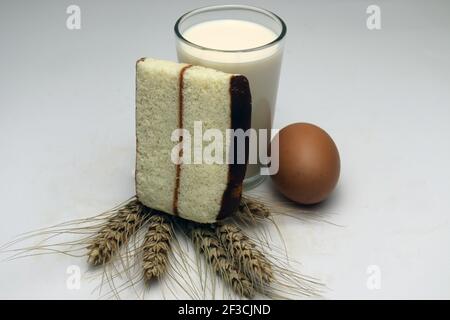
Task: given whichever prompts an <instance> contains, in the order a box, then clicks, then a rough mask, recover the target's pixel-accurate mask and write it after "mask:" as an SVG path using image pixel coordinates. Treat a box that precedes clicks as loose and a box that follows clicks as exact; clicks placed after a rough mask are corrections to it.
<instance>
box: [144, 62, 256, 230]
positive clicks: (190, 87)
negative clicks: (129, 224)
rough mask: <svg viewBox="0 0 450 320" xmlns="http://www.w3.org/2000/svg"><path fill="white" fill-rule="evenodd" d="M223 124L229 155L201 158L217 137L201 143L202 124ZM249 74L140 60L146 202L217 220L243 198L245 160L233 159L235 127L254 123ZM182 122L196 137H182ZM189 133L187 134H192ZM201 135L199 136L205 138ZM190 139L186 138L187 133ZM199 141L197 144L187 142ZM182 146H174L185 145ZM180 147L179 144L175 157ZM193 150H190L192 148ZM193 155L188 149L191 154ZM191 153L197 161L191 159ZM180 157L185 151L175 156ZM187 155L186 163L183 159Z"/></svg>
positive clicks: (206, 126)
mask: <svg viewBox="0 0 450 320" xmlns="http://www.w3.org/2000/svg"><path fill="white" fill-rule="evenodd" d="M196 122H197V125H198V124H199V123H200V122H201V125H202V132H203V133H204V132H206V131H207V130H208V129H215V130H219V131H220V133H221V134H222V137H223V145H224V148H223V155H222V156H223V162H222V163H217V161H216V162H214V163H205V159H203V161H202V162H201V163H194V159H195V153H197V155H198V154H199V153H200V154H201V153H202V150H204V147H206V146H207V145H209V144H210V143H211V141H204V140H203V139H202V137H200V139H202V141H201V142H200V147H201V148H200V149H199V148H198V145H197V146H196V147H195V146H194V125H195V124H196ZM250 122H251V96H250V88H249V84H248V81H247V79H246V78H245V77H244V76H242V75H235V74H227V73H223V72H219V71H216V70H213V69H209V68H204V67H200V66H192V65H188V64H180V63H174V62H169V61H161V60H155V59H150V58H143V59H140V60H138V62H137V63H136V149H137V150H136V193H137V197H138V199H139V201H141V202H142V203H143V204H144V205H146V206H148V207H151V208H154V209H157V210H161V211H164V212H166V213H169V214H173V215H176V216H180V217H182V218H185V219H189V220H192V221H196V222H201V223H212V222H215V221H217V220H220V219H222V218H224V217H226V216H228V215H230V214H231V213H233V212H234V211H235V210H236V209H237V206H238V205H239V201H240V197H241V193H242V181H243V179H244V176H245V170H246V162H247V160H246V159H247V153H248V150H245V163H242V162H241V163H239V162H238V163H236V161H235V162H234V163H229V162H230V161H226V160H227V154H229V151H230V150H226V147H227V146H228V147H229V148H234V150H231V151H233V152H232V153H231V154H234V155H235V156H236V153H237V151H238V150H237V149H236V148H237V144H232V143H231V144H230V143H227V142H230V141H229V140H230V139H233V137H232V136H230V135H229V133H227V132H229V131H227V129H234V130H236V129H243V130H244V131H245V130H247V129H248V128H250ZM176 129H184V132H185V133H188V134H190V137H186V136H181V137H178V136H176V134H175V136H176V137H177V138H178V140H177V139H174V132H175V133H176V132H177V131H176ZM188 138H189V140H186V139H188ZM198 138H199V137H195V139H198ZM183 139H184V140H183ZM188 141H191V145H192V148H186V146H187V144H186V143H187V142H188ZM177 146H178V149H174V148H177ZM174 150H177V152H176V156H175V158H177V157H178V158H179V159H178V160H179V161H174V156H173V155H174ZM186 153H190V154H186ZM189 155H190V157H187V156H189ZM186 158H190V159H191V163H186V161H185V159H186ZM175 160H177V159H175ZM183 161H184V163H183Z"/></svg>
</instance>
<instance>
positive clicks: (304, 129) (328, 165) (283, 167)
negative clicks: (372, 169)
mask: <svg viewBox="0 0 450 320" xmlns="http://www.w3.org/2000/svg"><path fill="white" fill-rule="evenodd" d="M278 138H279V153H278V155H279V170H278V173H276V174H275V175H272V176H271V177H272V179H273V182H274V183H275V185H276V187H277V188H278V190H279V191H280V192H281V193H282V194H283V195H285V196H286V197H287V198H289V199H291V200H293V201H295V202H298V203H301V204H314V203H318V202H320V201H323V200H324V199H325V198H327V197H328V195H329V194H330V193H331V192H332V191H333V189H334V188H335V186H336V184H337V181H338V179H339V174H340V158H339V152H338V149H337V147H336V144H335V143H334V141H333V140H332V139H331V137H330V136H329V135H328V134H327V133H326V132H325V131H324V130H322V129H321V128H319V127H317V126H315V125H313V124H309V123H294V124H291V125H289V126H287V127H285V128H283V129H282V130H280V132H279V133H278ZM271 152H272V154H273V152H276V150H271Z"/></svg>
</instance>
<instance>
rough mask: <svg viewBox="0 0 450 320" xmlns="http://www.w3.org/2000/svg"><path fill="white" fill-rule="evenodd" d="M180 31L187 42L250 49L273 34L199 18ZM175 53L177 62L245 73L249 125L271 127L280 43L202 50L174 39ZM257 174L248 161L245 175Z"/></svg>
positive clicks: (247, 25)
mask: <svg viewBox="0 0 450 320" xmlns="http://www.w3.org/2000/svg"><path fill="white" fill-rule="evenodd" d="M182 35H183V37H184V38H185V39H186V40H188V41H189V42H192V43H194V44H196V45H199V46H202V47H204V48H208V49H215V50H246V49H252V48H257V47H260V46H263V45H266V44H268V43H270V42H272V41H274V40H275V39H276V38H277V35H276V34H275V33H274V32H273V31H272V30H270V29H269V28H267V27H265V26H262V25H260V24H257V23H253V22H249V21H243V20H212V21H206V22H201V23H198V24H196V25H193V26H191V27H189V28H188V29H186V30H185V31H184V32H183V34H182ZM177 54H178V60H179V61H180V62H185V63H190V64H194V65H201V66H205V67H210V68H214V69H217V70H221V71H223V72H228V73H238V74H243V75H245V76H246V77H247V78H248V80H249V82H250V88H251V94H252V103H253V105H252V107H253V109H252V127H253V128H255V129H270V128H271V126H272V119H273V116H274V111H275V110H274V109H275V101H276V95H277V89H278V79H279V74H280V66H281V57H282V44H281V43H277V44H274V45H272V46H269V47H267V48H263V49H258V50H252V51H249V52H223V51H214V50H202V49H200V48H197V47H195V46H192V45H189V44H187V43H185V42H182V41H178V42H177ZM257 174H259V166H258V165H249V166H248V168H247V174H246V178H249V177H253V176H255V175H257Z"/></svg>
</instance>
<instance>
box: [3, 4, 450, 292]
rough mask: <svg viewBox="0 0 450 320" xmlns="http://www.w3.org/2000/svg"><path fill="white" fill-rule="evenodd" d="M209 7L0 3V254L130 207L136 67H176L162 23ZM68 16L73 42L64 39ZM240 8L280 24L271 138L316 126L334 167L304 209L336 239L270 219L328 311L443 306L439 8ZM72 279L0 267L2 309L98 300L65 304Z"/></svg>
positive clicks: (447, 65) (27, 267) (445, 84)
mask: <svg viewBox="0 0 450 320" xmlns="http://www.w3.org/2000/svg"><path fill="white" fill-rule="evenodd" d="M213 2H215V3H219V2H217V1H168V0H167V1H158V2H156V1H87V0H76V1H46V0H45V1H44V0H41V1H33V2H31V1H8V2H6V1H2V2H1V3H0V150H1V151H0V152H1V154H0V181H1V182H0V200H1V203H2V205H1V209H0V214H1V218H2V222H1V223H0V243H5V242H7V241H9V240H11V239H12V238H13V237H14V236H15V235H17V234H18V233H21V232H24V231H29V230H33V229H36V228H39V227H44V226H48V225H51V224H54V223H57V222H62V221H65V220H70V219H75V218H80V217H87V216H90V215H94V214H96V213H98V212H100V211H103V210H105V209H108V208H109V207H112V206H113V205H116V204H117V203H118V202H120V201H122V200H125V199H127V198H128V197H130V196H132V195H133V193H134V185H133V177H132V170H133V167H134V157H135V155H134V148H135V144H134V101H133V99H134V63H135V60H136V59H137V58H139V57H141V56H151V57H155V58H163V59H172V60H175V58H176V57H175V50H174V38H173V34H172V28H173V24H174V21H175V20H176V18H177V17H178V16H180V15H181V14H182V13H184V12H186V11H187V10H189V9H192V8H195V7H199V6H203V5H206V4H210V3H213ZM72 3H74V4H77V5H79V6H80V8H81V14H82V15H81V17H82V25H81V26H82V27H81V30H76V31H70V30H68V29H67V28H66V25H65V21H66V18H67V14H66V8H67V6H68V5H70V4H72ZM245 3H248V4H256V5H258V6H261V7H265V8H268V9H270V10H272V11H274V12H276V13H278V14H279V15H280V16H281V17H283V18H284V19H285V21H286V23H287V25H288V38H287V43H286V50H285V57H284V62H283V69H282V75H281V82H280V89H279V98H278V107H277V111H276V118H275V127H278V128H282V127H284V126H285V125H287V124H289V123H291V122H297V121H305V122H312V123H315V124H317V125H319V126H321V127H322V128H324V129H325V130H327V131H328V132H329V134H330V135H331V136H332V137H333V138H334V140H335V142H336V144H337V145H338V148H339V150H340V153H341V160H342V171H341V178H340V181H339V185H338V188H337V190H336V191H335V193H334V194H333V196H332V197H331V198H330V199H329V200H328V201H326V202H325V203H323V204H322V205H320V206H318V207H316V208H313V209H314V210H316V211H319V212H320V213H322V214H329V216H328V219H329V220H331V221H332V222H334V223H336V224H339V225H341V227H336V226H334V225H332V224H327V223H308V222H306V223H305V222H301V221H297V220H293V219H280V221H279V224H280V227H281V229H282V231H283V236H284V238H285V240H286V242H287V245H288V248H289V252H290V254H291V255H292V256H294V257H296V258H298V259H299V260H301V261H302V263H303V265H304V268H305V269H306V270H308V272H309V273H310V274H312V275H314V276H317V277H319V278H321V279H322V280H323V281H325V282H326V284H327V285H328V287H329V288H330V290H329V291H328V292H327V293H326V295H325V297H326V298H339V299H340V298H363V299H365V298H376V299H378V298H450V258H449V252H450V250H449V249H450V224H449V222H450V187H449V186H450V165H449V163H450V144H449V140H450V124H449V123H450V90H449V89H450V19H449V17H450V2H448V1H445V0H443V1H436V0H433V1H400V0H399V1H356V0H354V1H350V0H346V1H331V0H329V1H295V2H294V1H276V2H275V1H246V2H245ZM370 4H377V5H379V6H380V8H381V19H382V20H381V21H382V28H381V30H375V31H370V30H368V29H367V27H366V18H367V14H366V8H367V7H368V6H369V5H370ZM259 190H267V191H268V192H275V191H274V189H273V187H272V186H271V184H270V183H269V182H268V181H267V183H265V184H264V185H263V186H261V188H260V189H259ZM74 264H75V265H80V267H81V268H85V264H84V261H83V260H82V259H81V260H80V259H77V258H71V257H65V256H47V257H34V258H28V259H23V260H16V261H11V262H7V263H1V267H0V268H1V271H2V272H0V298H62V299H74V298H83V299H95V298H97V296H95V295H92V294H91V289H92V286H90V285H86V286H81V289H80V290H68V289H67V287H66V280H67V277H68V275H67V273H66V269H67V267H68V266H69V265H74ZM372 265H376V266H378V268H379V271H380V278H379V280H380V282H379V283H380V288H379V289H375V290H370V288H369V287H368V286H367V280H368V277H370V275H369V274H368V273H367V271H368V268H369V266H372ZM151 297H154V298H158V297H159V291H158V290H157V289H154V290H152V294H151Z"/></svg>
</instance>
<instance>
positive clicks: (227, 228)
mask: <svg viewBox="0 0 450 320" xmlns="http://www.w3.org/2000/svg"><path fill="white" fill-rule="evenodd" d="M216 233H217V236H218V238H219V239H220V241H221V243H222V245H223V246H224V247H225V249H226V251H227V252H228V254H229V256H230V258H231V259H233V261H235V262H236V264H238V265H239V267H240V270H242V271H243V272H244V273H245V274H246V275H247V276H248V277H249V278H250V279H251V280H252V281H253V282H254V283H256V284H257V285H259V286H261V285H269V284H270V282H272V280H273V271H272V264H271V262H270V261H269V260H268V259H267V258H266V257H265V255H264V254H263V253H262V252H261V251H259V250H258V249H257V248H256V245H255V244H254V243H253V242H252V241H251V240H250V238H249V237H247V236H246V235H245V234H244V232H243V231H242V230H241V229H240V228H239V227H238V226H236V225H234V224H230V223H220V224H218V225H217V227H216Z"/></svg>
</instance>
